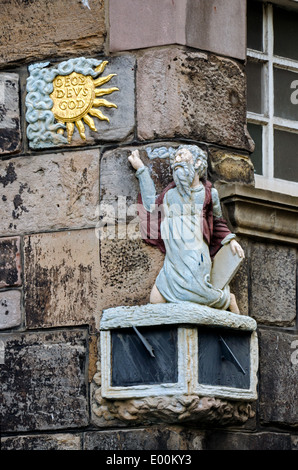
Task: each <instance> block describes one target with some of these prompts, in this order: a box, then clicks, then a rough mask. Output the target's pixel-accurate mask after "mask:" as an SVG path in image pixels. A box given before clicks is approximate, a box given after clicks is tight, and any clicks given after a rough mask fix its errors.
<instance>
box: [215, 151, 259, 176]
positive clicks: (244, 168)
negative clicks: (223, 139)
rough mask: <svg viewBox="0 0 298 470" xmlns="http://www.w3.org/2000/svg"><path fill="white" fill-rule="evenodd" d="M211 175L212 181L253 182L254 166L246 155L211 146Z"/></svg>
mask: <svg viewBox="0 0 298 470" xmlns="http://www.w3.org/2000/svg"><path fill="white" fill-rule="evenodd" d="M208 153H209V161H210V176H211V178H210V179H211V180H212V181H218V180H219V181H221V182H224V183H231V182H234V181H236V182H239V183H245V184H253V182H254V167H253V164H252V163H251V160H250V158H249V157H248V156H246V155H241V154H237V153H234V152H227V151H225V150H221V149H217V148H215V147H209V149H208Z"/></svg>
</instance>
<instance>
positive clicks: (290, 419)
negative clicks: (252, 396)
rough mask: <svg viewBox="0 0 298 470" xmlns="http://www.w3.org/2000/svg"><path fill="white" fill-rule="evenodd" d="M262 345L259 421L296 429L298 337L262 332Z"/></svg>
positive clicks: (288, 334)
mask: <svg viewBox="0 0 298 470" xmlns="http://www.w3.org/2000/svg"><path fill="white" fill-rule="evenodd" d="M259 344H260V367H259V370H260V378H259V390H260V392H259V410H260V419H261V421H262V422H265V423H272V424H273V423H274V424H282V425H284V426H285V425H288V426H294V427H295V426H297V424H298V407H297V403H298V388H297V370H298V364H297V349H298V336H297V334H296V335H295V334H290V333H285V332H280V331H270V330H261V331H260V332H259ZM295 351H296V352H295Z"/></svg>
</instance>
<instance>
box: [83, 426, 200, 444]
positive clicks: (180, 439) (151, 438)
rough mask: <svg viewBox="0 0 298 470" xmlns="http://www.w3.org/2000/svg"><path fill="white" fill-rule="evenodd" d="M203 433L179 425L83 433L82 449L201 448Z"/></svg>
mask: <svg viewBox="0 0 298 470" xmlns="http://www.w3.org/2000/svg"><path fill="white" fill-rule="evenodd" d="M203 440H204V433H203V432H201V431H196V430H185V429H183V428H180V427H179V426H177V427H176V426H175V427H174V426H173V427H171V426H169V427H155V426H154V427H149V428H145V429H134V430H126V429H125V430H118V431H117V430H116V431H94V432H87V433H85V446H84V450H177V449H183V450H202V448H203Z"/></svg>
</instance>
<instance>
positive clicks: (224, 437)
mask: <svg viewBox="0 0 298 470" xmlns="http://www.w3.org/2000/svg"><path fill="white" fill-rule="evenodd" d="M206 450H291V436H290V434H287V433H277V432H258V433H242V432H237V433H233V432H231V433H222V432H220V431H216V432H210V433H209V436H208V435H207V436H206Z"/></svg>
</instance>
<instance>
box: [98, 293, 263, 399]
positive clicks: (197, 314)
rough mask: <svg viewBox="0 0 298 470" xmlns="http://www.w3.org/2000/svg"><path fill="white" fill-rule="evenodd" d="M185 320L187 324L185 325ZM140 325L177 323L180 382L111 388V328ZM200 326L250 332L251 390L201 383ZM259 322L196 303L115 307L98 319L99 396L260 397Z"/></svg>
mask: <svg viewBox="0 0 298 470" xmlns="http://www.w3.org/2000/svg"><path fill="white" fill-rule="evenodd" d="M181 322H183V323H184V325H181ZM132 325H135V326H136V327H142V326H158V325H169V326H170V325H176V326H177V328H178V381H177V383H161V384H156V385H146V384H144V385H134V386H127V387H124V386H122V387H121V386H120V387H119V386H117V387H116V386H113V385H112V347H111V346H112V335H111V333H112V330H113V329H119V328H131V327H132ZM199 326H205V327H206V326H209V327H210V328H214V327H219V328H225V329H227V330H240V331H247V332H250V333H251V337H250V386H249V388H247V389H243V388H237V387H229V386H223V385H203V384H201V383H199V377H198V370H199V368H198V365H199V364H198V360H199V359H198V344H199V335H198V327H199ZM256 329H257V323H256V321H255V320H254V319H253V318H251V317H249V316H246V315H238V314H235V313H232V312H228V311H226V310H219V309H214V308H210V307H207V306H205V305H200V304H195V303H192V302H183V303H177V304H175V303H166V304H147V305H141V306H134V307H126V306H120V307H113V308H110V309H107V310H104V311H103V315H102V318H101V321H100V343H101V395H102V397H104V398H107V399H110V400H116V399H129V398H141V397H154V396H156V397H159V396H160V397H162V396H173V395H175V396H185V395H198V396H209V397H218V398H227V399H229V398H230V399H237V400H256V399H257V383H258V379H257V372H258V363H259V359H258V337H257V331H256Z"/></svg>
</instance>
